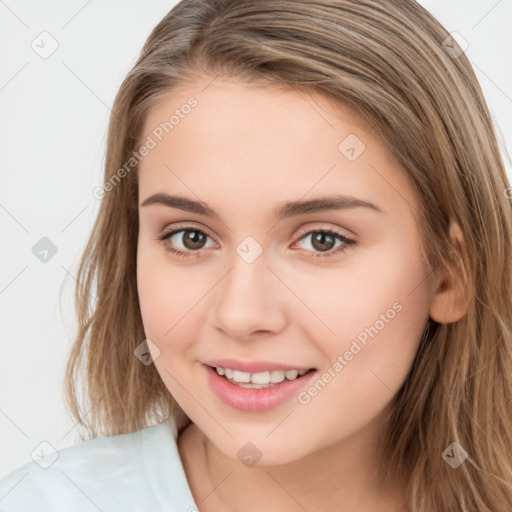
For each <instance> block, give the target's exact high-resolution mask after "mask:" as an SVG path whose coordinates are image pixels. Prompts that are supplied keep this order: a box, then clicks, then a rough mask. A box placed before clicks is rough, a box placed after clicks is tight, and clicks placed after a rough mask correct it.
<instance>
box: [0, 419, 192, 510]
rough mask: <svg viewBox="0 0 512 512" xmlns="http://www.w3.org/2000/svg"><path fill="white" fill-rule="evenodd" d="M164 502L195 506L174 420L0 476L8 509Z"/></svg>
mask: <svg viewBox="0 0 512 512" xmlns="http://www.w3.org/2000/svg"><path fill="white" fill-rule="evenodd" d="M177 502H180V503H177ZM182 502H183V503H182ZM162 503H167V506H169V505H171V506H175V503H176V510H178V509H179V508H181V509H182V510H184V511H186V510H187V506H185V508H182V507H183V505H186V504H187V503H188V506H190V505H191V506H192V507H194V506H195V504H194V503H193V500H192V498H191V494H190V488H189V487H188V483H187V480H186V477H185V474H184V472H183V466H182V465H181V460H180V458H179V454H178V450H177V443H176V427H175V425H174V422H173V421H172V420H168V421H167V422H164V423H160V424H158V425H154V426H151V427H147V428H144V429H142V430H140V431H138V432H132V433H128V434H122V435H118V436H111V437H101V438H96V439H91V440H88V441H83V442H82V443H79V444H76V445H74V446H71V447H68V448H64V449H62V450H60V451H57V452H51V453H47V454H46V455H44V456H41V457H38V458H37V460H34V461H32V462H30V463H27V464H25V465H23V466H21V467H19V468H17V469H16V470H14V471H13V472H12V473H9V474H8V475H7V476H5V477H4V478H3V479H2V480H0V511H2V512H11V511H17V512H24V511H26V512H28V511H32V510H38V511H43V510H52V511H60V510H62V511H64V510H65V511H69V510H73V511H89V510H90V511H95V512H97V511H98V510H102V511H103V512H111V511H121V510H123V511H126V510H148V511H149V510H161V505H162ZM191 510H194V509H193V508H191Z"/></svg>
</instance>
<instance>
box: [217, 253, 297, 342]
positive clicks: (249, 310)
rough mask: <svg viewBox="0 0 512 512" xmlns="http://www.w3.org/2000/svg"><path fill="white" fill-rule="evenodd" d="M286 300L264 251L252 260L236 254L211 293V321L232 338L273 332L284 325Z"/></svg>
mask: <svg viewBox="0 0 512 512" xmlns="http://www.w3.org/2000/svg"><path fill="white" fill-rule="evenodd" d="M287 292H288V294H287ZM289 299H290V292H289V291H288V290H286V289H285V286H284V285H283V283H282V281H281V280H280V279H278V278H277V277H276V274H275V271H273V270H272V269H271V268H270V267H269V266H268V261H267V259H266V258H265V257H264V254H262V255H261V256H260V257H258V258H257V259H256V260H255V261H253V262H252V263H248V262H246V261H245V260H244V259H243V258H241V257H240V256H239V255H238V254H236V255H235V256H234V257H233V259H232V266H231V268H230V269H229V271H228V272H227V273H226V274H225V275H224V277H223V278H222V279H221V282H220V283H219V284H218V286H217V287H216V292H215V294H214V295H213V300H212V304H213V305H212V317H213V319H212V322H213V325H214V327H215V328H216V329H218V330H221V331H223V332H224V334H225V335H226V336H228V337H229V338H231V339H237V340H247V339H251V338H254V337H255V336H262V335H264V334H267V335H270V334H276V333H278V332H281V331H282V330H284V328H285V325H286V322H287V318H286V313H287V308H286V301H288V300H289Z"/></svg>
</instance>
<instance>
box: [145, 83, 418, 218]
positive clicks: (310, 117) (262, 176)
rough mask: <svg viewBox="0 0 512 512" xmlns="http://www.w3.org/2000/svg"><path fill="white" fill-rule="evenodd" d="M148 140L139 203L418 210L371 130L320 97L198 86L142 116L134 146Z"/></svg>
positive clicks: (341, 107)
mask: <svg viewBox="0 0 512 512" xmlns="http://www.w3.org/2000/svg"><path fill="white" fill-rule="evenodd" d="M192 105H193V106H192ZM148 137H149V138H151V139H152V140H153V141H154V142H155V147H154V148H153V149H151V151H150V152H149V154H148V155H147V156H146V157H145V158H144V159H143V160H142V161H141V163H140V166H139V173H140V176H139V189H140V197H141V199H144V197H146V196H147V195H149V194H152V193H155V192H169V193H170V192H171V191H172V192H175V191H179V192H182V193H186V194H187V195H189V196H191V197H193V196H194V195H195V196H197V197H200V198H201V199H203V198H204V199H205V200H207V202H208V203H209V204H212V203H214V204H216V205H221V202H220V201H221V199H222V204H226V202H227V199H228V198H231V199H232V200H233V201H234V202H235V201H236V199H237V198H238V199H239V198H241V197H242V198H243V199H244V206H245V207H246V208H248V209H250V208H255V209H256V208H257V209H258V211H261V207H262V205H268V207H269V210H270V209H271V208H272V207H273V206H274V205H275V204H277V203H279V202H281V201H282V200H283V199H297V198H299V197H303V196H305V195H308V194H309V195H322V194H323V195H324V194H329V193H344V194H352V195H355V196H358V197H363V198H366V199H368V200H370V201H372V202H377V203H380V204H385V203H388V207H389V208H394V209H396V208H397V207H398V206H399V205H400V203H405V204H402V206H405V207H407V206H408V207H415V205H417V202H416V199H415V197H414V193H413V190H412V187H411V184H410V183H409V182H408V179H407V177H406V176H405V174H404V172H403V170H402V169H401V168H400V166H399V165H398V163H397V161H396V160H395V159H394V157H393V155H392V154H391V152H390V151H389V150H388V148H387V147H386V145H385V144H384V143H383V142H382V141H381V140H380V139H379V138H378V137H377V136H376V135H375V131H374V130H372V127H371V125H370V123H369V122H367V121H366V120H365V119H364V118H363V117H362V116H360V115H358V114H357V112H356V111H355V110H353V109H350V108H348V107H347V106H345V105H342V104H335V103H334V102H333V101H332V100H330V99H328V98H327V97H325V96H323V95H321V94H319V93H315V92H310V91H308V92H306V91H304V90H294V89H291V88H288V87H284V86H275V85H272V86H262V85H259V84H258V85H256V84H244V83H240V82H236V81H220V80H214V81H213V82H211V81H207V80H204V81H201V80H198V81H197V82H191V83H188V84H186V85H182V86H180V87H178V88H176V89H173V90H172V91H170V92H169V93H168V94H167V95H166V97H165V98H163V99H162V100H161V101H160V102H159V103H157V104H156V105H155V106H154V107H153V108H152V109H151V110H150V112H149V113H148V116H147V117H146V120H145V124H144V128H143V133H142V136H141V140H142V141H145V140H147V139H148ZM197 197H196V198H197Z"/></svg>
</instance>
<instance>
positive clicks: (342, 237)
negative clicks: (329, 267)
mask: <svg viewBox="0 0 512 512" xmlns="http://www.w3.org/2000/svg"><path fill="white" fill-rule="evenodd" d="M182 231H195V232H197V233H201V234H202V235H205V236H207V237H210V235H208V233H206V232H205V231H203V230H202V229H199V228H196V227H195V226H176V227H175V228H174V229H173V230H172V231H169V232H164V233H163V234H161V235H159V236H158V237H157V240H159V241H160V242H162V243H164V248H165V250H166V251H168V252H171V253H173V254H175V255H176V256H179V257H182V258H189V257H196V258H197V257H199V256H200V251H180V250H178V249H173V248H171V247H169V246H168V245H167V244H165V241H166V240H167V239H169V238H171V237H172V236H173V235H175V234H176V233H180V232H182ZM313 233H323V234H327V235H333V236H334V238H336V239H337V240H339V241H341V242H344V244H343V245H341V246H340V247H338V248H337V249H330V250H329V251H326V252H318V253H317V254H316V255H315V256H313V258H325V257H327V258H329V257H332V256H334V255H336V254H340V253H342V252H344V251H346V250H347V249H348V248H349V247H352V246H355V245H357V242H356V241H355V240H352V239H351V238H348V237H346V236H345V235H342V234H341V233H338V232H337V231H333V230H331V229H312V230H310V231H306V232H305V233H301V236H300V238H299V239H298V241H300V240H302V239H303V238H305V237H306V236H308V235H311V234H313ZM210 238H211V237H210ZM308 252H312V251H308ZM313 252H315V251H313Z"/></svg>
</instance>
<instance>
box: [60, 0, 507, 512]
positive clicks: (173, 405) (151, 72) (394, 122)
mask: <svg viewBox="0 0 512 512" xmlns="http://www.w3.org/2000/svg"><path fill="white" fill-rule="evenodd" d="M447 41H448V44H447ZM454 48H455V51H454ZM459 53H460V52H459V51H458V46H457V43H456V42H455V41H454V40H453V39H450V36H449V33H448V32H447V31H446V30H445V29H444V28H443V27H442V26H441V25H440V23H439V22H438V21H436V20H435V19H434V18H433V17H432V16H431V15H430V14H429V13H428V12H427V11H426V10H425V9H424V8H422V7H421V6H420V5H418V4H417V3H416V2H414V1H413V0H386V1H383V0H258V1H253V0H231V1H229V0H183V1H181V2H180V3H179V4H178V5H176V6H175V7H174V8H173V9H172V10H171V11H170V12H169V13H168V14H167V15H166V16H165V17H164V19H163V20H162V21H161V22H160V23H159V24H158V25H157V26H156V27H155V29H154V30H153V32H152V33H151V35H150V36H149V38H148V40H147V42H146V43H145V45H144V48H143V49H142V52H141V55H140V57H139V59H138V60H137V62H136V64H135V65H134V67H133V69H132V70H131V71H130V72H129V73H128V75H127V77H126V79H125V80H124V81H123V83H122V85H121V87H120V90H119V92H118V94H117V97H116V99H115V102H114V106H113V110H112V116H111V119H110V125H109V134H108V145H107V157H106V165H105V187H104V190H103V192H102V195H104V197H103V198H102V201H101V206H100V210H99V214H98V217H97V219H96V222H95V225H94V227H93V230H92V233H91V235H90V239H89V241H88V244H87V247H86V249H85V252H84V254H83V257H82V260H81V263H80V268H79V272H78V279H77V287H76V301H77V312H78V322H79V329H78V334H77V337H76V340H75V342H74V345H73V347H72V351H71V356H70V359H69V363H68V367H67V373H66V385H67V399H68V404H69V406H70V409H71V412H72V414H73V415H74V416H75V418H76V419H77V421H78V422H79V424H80V425H81V426H82V427H85V428H86V429H88V432H89V434H90V435H92V436H97V435H100V434H105V435H114V434H121V433H126V432H131V431H135V430H139V429H141V428H143V427H145V426H147V425H149V424H152V423H154V422H159V421H162V420H164V419H167V418H169V417H170V416H172V417H174V418H176V421H177V424H178V426H179V431H180V432H181V430H182V429H183V427H184V426H186V425H187V424H188V422H189V421H190V420H188V418H187V417H186V415H185V414H184V412H183V410H182V409H181V408H180V407H179V405H178V404H177V402H176V401H175V400H174V399H173V397H172V396H171V395H170V393H169V391H168V390H167V388H166V387H165V385H164V384H163V381H162V379H161V378H160V376H159V374H158V372H157V370H156V368H155V366H154V365H152V364H151V365H144V364H141V361H140V360H139V359H137V358H136V357H134V350H135V349H136V347H137V346H139V345H140V343H141V342H142V341H143V340H144V339H145V335H144V329H143V326H142V320H141V313H140V308H139V302H138V295H137V286H136V249H137V237H138V183H137V162H134V161H131V164H130V166H128V167H127V165H126V164H127V162H129V161H130V159H131V158H133V154H134V151H136V150H137V149H138V148H139V147H140V144H141V140H140V137H141V128H142V126H143V123H144V120H145V118H146V116H147V113H148V111H149V109H150V108H151V107H152V106H153V105H155V104H156V103H157V102H158V101H159V99H161V98H162V97H163V96H164V95H166V94H167V93H169V91H171V90H172V88H173V87H175V86H177V85H180V84H183V83H185V82H186V81H187V80H194V77H198V76H210V77H212V79H213V77H215V76H218V75H220V76H223V77H234V78H236V79H237V80H244V81H245V82H247V83H249V82H251V83H261V84H264V83H265V84H276V85H283V86H290V87H292V88H294V89H298V88H303V89H307V90H311V91H315V92H319V93H321V94H323V95H324V96H326V97H328V98H330V99H332V100H333V103H335V104H340V105H342V104H343V105H347V106H350V107H353V108H354V109H356V110H357V112H358V113H359V114H360V115H361V116H363V117H364V118H366V119H367V120H368V121H370V122H371V123H372V126H375V127H376V129H377V130H378V131H379V133H380V135H381V136H382V140H383V141H385V143H386V145H387V147H388V148H389V150H390V151H392V153H393V154H394V156H395V157H396V158H397V159H398V161H399V162H400V164H401V165H402V166H403V169H404V172H406V173H407V175H408V176H409V178H410V180H411V183H412V184H413V186H414V187H415V190H416V192H417V194H418V197H419V198H420V200H421V208H422V211H421V236H422V242H423V245H424V253H425V257H426V259H427V262H428V264H429V265H430V268H431V269H433V270H434V271H436V272H438V271H443V272H447V273H449V275H452V277H453V278H454V279H459V280H460V281H461V282H463V284H464V289H465V290H466V297H467V300H468V303H469V306H468V309H467V313H466V314H465V315H464V316H463V317H462V318H461V319H460V320H459V321H457V322H454V323H446V324H439V323H436V322H434V321H433V320H432V319H429V321H428V323H427V325H426V326H425V331H424V333H423V337H422V340H421V344H420V348H419V350H418V353H417V356H416V359H415V361H414V364H413V366H412V368H411V371H410V373H409V375H408V377H407V379H406V381H405V383H404V385H403V386H402V388H401V389H400V391H399V392H398V394H397V396H396V397H395V401H394V408H393V411H392V415H391V417H390V423H389V424H390V427H391V428H390V430H389V433H388V434H387V437H386V438H385V439H383V441H382V442H383V446H384V448H385V451H384V453H385V456H384V458H383V459H382V467H383V469H384V468H385V471H384V472H385V473H386V474H388V475H393V476H395V475H398V476H400V477H401V478H402V479H403V480H404V481H407V482H408V489H407V492H408V499H409V504H408V506H409V507H410V509H411V510H412V511H414V512H431V511H436V512H444V511H446V512H453V511H454V510H458V511H464V512H469V511H479V512H484V511H485V512H497V511H505V510H511V509H512V485H511V483H512V408H511V404H510V402H511V400H512V261H511V254H512V208H511V202H510V200H509V199H507V194H506V191H509V190H510V188H509V186H510V185H509V183H508V180H507V176H506V172H505V169H504V164H503V160H502V157H501V155H500V149H499V146H498V143H497V139H496V135H495V131H494V128H493V124H492V121H491V117H490V115H489V111H488V108H487V105H486V101H485V99H484V96H483V94H482V91H481V88H480V86H479V84H478V81H477V78H476V76H475V74H474V72H473V69H472V67H471V65H470V63H469V60H468V59H467V57H466V56H465V54H464V53H460V54H459ZM123 168H124V170H125V171H124V172H120V171H121V169H123ZM107 184H110V185H109V186H108V187H107V186H106V185H107ZM450 219H454V220H455V221H456V222H457V223H458V225H459V226H460V228H461V231H462V234H463V237H464V246H465V255H463V254H462V249H461V247H460V246H457V245H454V244H453V242H452V239H451V238H450V236H449V222H450ZM80 385H83V387H82V388H80V387H79V386H80ZM80 391H81V392H82V394H83V396H82V397H79V394H80ZM454 442H456V443H458V445H460V446H461V447H462V448H463V449H464V450H465V451H466V452H467V455H468V457H467V459H466V460H465V462H463V463H462V464H461V465H460V466H459V467H458V468H456V469H455V468H453V467H450V465H449V464H448V463H447V462H445V458H443V457H442V454H443V453H444V452H445V450H446V449H447V448H449V447H450V446H451V445H452V443H454Z"/></svg>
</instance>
